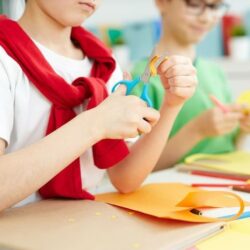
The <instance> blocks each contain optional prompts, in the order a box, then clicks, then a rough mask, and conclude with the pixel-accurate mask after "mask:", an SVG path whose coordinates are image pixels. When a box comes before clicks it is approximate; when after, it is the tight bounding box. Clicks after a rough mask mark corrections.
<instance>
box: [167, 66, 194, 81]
mask: <svg viewBox="0 0 250 250" xmlns="http://www.w3.org/2000/svg"><path fill="white" fill-rule="evenodd" d="M196 73H197V70H196V69H195V67H190V65H189V64H180V65H174V66H173V67H171V68H169V69H168V70H167V71H166V73H165V76H166V77H168V78H174V77H178V76H190V75H196Z"/></svg>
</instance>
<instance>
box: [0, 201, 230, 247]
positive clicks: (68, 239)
mask: <svg viewBox="0 0 250 250" xmlns="http://www.w3.org/2000/svg"><path fill="white" fill-rule="evenodd" d="M224 225H225V224H224V223H223V222H219V223H218V222H216V223H208V224H192V223H188V222H178V221H170V220H166V219H157V218H154V217H151V216H146V215H143V214H141V213H137V212H133V213H132V212H131V211H128V210H125V209H121V208H117V207H113V206H110V205H107V204H104V203H100V202H97V201H67V200H47V201H41V202H37V203H34V204H30V205H28V206H25V207H19V208H13V209H10V210H7V211H6V212H4V213H2V214H1V215H0V246H1V245H3V246H6V249H10V250H19V249H20V250H21V249H25V250H28V249H32V250H45V249H46V250H55V249H60V250H69V249H70V250H82V249H91V250H117V249H119V250H130V249H131V250H133V249H143V250H152V249H154V250H163V249H164V250H168V249H169V250H170V249H171V250H173V249H174V250H179V249H180V250H181V249H186V248H188V247H190V246H192V245H193V244H194V243H195V242H197V241H199V240H201V239H203V238H206V237H208V236H211V235H214V234H216V233H218V232H220V231H222V230H223V228H224Z"/></svg>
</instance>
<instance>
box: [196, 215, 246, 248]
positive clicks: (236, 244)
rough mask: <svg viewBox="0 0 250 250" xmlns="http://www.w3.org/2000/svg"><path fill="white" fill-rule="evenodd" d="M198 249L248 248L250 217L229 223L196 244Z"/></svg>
mask: <svg viewBox="0 0 250 250" xmlns="http://www.w3.org/2000/svg"><path fill="white" fill-rule="evenodd" d="M197 248H198V249H199V250H211V249H212V250H221V249H226V250H236V249H239V250H248V249H250V219H244V220H237V221H233V222H231V223H229V225H228V226H227V227H226V228H225V230H224V231H223V232H221V233H219V234H217V235H216V236H214V237H212V238H210V239H208V240H205V241H203V242H201V243H200V244H198V245H197Z"/></svg>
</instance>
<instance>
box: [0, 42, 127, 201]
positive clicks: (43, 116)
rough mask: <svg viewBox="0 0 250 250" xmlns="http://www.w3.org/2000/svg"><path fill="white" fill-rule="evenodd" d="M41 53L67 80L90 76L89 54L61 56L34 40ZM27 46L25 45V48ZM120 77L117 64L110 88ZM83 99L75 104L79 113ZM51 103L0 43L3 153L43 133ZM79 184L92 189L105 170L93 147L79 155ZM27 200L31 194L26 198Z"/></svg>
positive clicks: (0, 100) (25, 144) (110, 81)
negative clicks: (98, 163)
mask: <svg viewBox="0 0 250 250" xmlns="http://www.w3.org/2000/svg"><path fill="white" fill-rule="evenodd" d="M36 45H37V47H38V48H39V49H40V51H41V52H42V54H43V56H44V57H45V58H46V60H47V61H48V62H49V63H50V65H51V66H52V68H53V69H54V70H55V72H56V73H57V74H58V75H60V76H61V77H63V78H64V79H65V80H66V82H68V83H72V82H73V81H74V80H75V79H76V78H78V77H81V76H89V75H90V71H91V68H92V62H91V61H90V60H89V59H88V58H86V57H85V58H84V59H83V60H74V59H70V58H68V57H64V56H61V55H59V54H56V53H55V52H53V51H51V50H49V49H48V48H46V47H44V46H43V45H41V44H39V43H37V42H36ZM27 49H28V48H27ZM121 79H122V71H121V69H120V68H119V66H117V67H116V69H115V71H114V72H113V74H112V76H111V78H110V80H109V81H108V83H107V88H108V91H109V92H110V90H111V88H112V85H114V84H115V83H116V82H118V81H120V80H121ZM85 105H86V103H84V104H83V105H80V106H78V107H76V108H75V112H76V113H77V114H79V113H80V112H82V111H83V110H84V109H85ZM50 109H51V103H50V102H49V101H48V100H47V99H46V98H45V97H44V96H43V95H42V94H41V93H40V92H39V91H38V90H37V88H36V87H34V86H33V84H32V83H31V82H30V81H29V79H28V78H27V76H26V75H25V74H24V73H23V71H22V69H21V67H20V66H19V65H18V64H17V63H16V61H14V60H13V59H12V58H11V57H10V56H8V55H7V53H6V52H5V50H4V49H3V48H2V47H1V46H0V138H2V139H4V140H5V141H6V142H7V143H8V146H7V149H6V153H10V152H13V151H16V150H19V149H21V148H24V147H26V146H28V145H30V144H33V143H35V142H37V141H39V140H40V139H42V138H43V137H44V136H45V132H46V128H47V124H48V119H49V114H50ZM80 163H81V173H82V187H83V189H85V190H88V191H90V192H92V191H93V190H94V188H95V187H96V186H97V185H98V183H99V182H100V181H101V179H102V177H103V175H104V173H105V170H101V169H99V168H97V167H95V166H94V162H93V156H92V148H90V149H88V150H87V151H86V152H85V153H84V154H83V155H82V156H81V157H80ZM28 200H29V201H30V200H32V198H29V199H28Z"/></svg>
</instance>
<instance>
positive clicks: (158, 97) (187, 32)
mask: <svg viewBox="0 0 250 250" xmlns="http://www.w3.org/2000/svg"><path fill="white" fill-rule="evenodd" d="M155 2H156V5H157V7H158V9H159V12H160V14H161V17H162V36H161V38H160V41H159V44H158V53H159V54H160V53H164V52H167V53H169V54H179V55H183V56H187V57H189V58H190V59H191V60H192V61H193V63H194V65H195V67H196V70H197V76H198V81H199V85H198V88H197V90H196V93H195V95H194V96H193V97H192V98H191V99H190V100H189V101H188V102H186V103H185V105H184V107H183V108H182V110H181V112H180V113H179V115H178V117H177V119H176V121H175V123H174V126H173V129H172V131H171V134H170V140H169V142H168V144H166V146H165V149H164V151H163V153H162V155H161V157H160V160H159V161H158V163H157V167H156V169H163V168H167V167H170V166H172V165H174V164H176V163H177V162H180V161H182V160H183V159H184V158H185V157H186V156H188V155H191V154H195V153H210V154H213V153H223V152H230V151H233V150H235V148H236V139H237V138H238V136H239V130H238V129H237V128H238V127H239V124H240V127H241V131H243V132H250V118H249V116H244V117H243V114H242V112H241V111H242V106H240V105H236V104H233V103H232V97H231V93H230V90H229V87H228V84H227V81H226V78H225V75H224V73H223V72H222V71H221V70H220V68H218V67H217V66H216V65H215V64H214V63H211V62H209V61H206V60H204V59H202V58H197V56H196V51H195V46H196V45H197V43H199V42H200V41H201V40H202V39H203V38H204V37H205V36H206V34H207V33H208V32H209V31H210V30H211V29H212V28H213V27H214V26H215V25H216V24H217V23H218V21H219V20H220V18H221V17H222V16H223V15H224V14H225V13H226V11H227V9H228V7H229V6H228V5H227V4H226V3H224V2H223V1H222V0H155ZM144 66H145V60H143V61H141V62H139V63H138V64H137V65H136V66H135V68H134V72H133V74H134V75H135V76H137V75H139V74H140V73H141V72H142V70H143V68H144ZM178 69H179V70H180V71H182V73H183V74H188V72H186V71H185V70H184V69H182V68H181V66H180V67H179V66H178ZM169 71H173V72H174V71H175V69H169ZM169 81H170V82H171V83H172V84H175V80H174V79H170V80H169ZM151 83H152V84H151V86H150V87H151V89H150V94H151V98H152V100H153V102H154V107H155V108H157V109H159V108H160V107H161V105H162V100H163V98H164V96H165V94H164V86H162V84H161V82H160V81H159V78H158V77H154V78H152V79H151ZM135 93H136V94H137V91H135ZM138 93H139V91H138ZM210 95H213V96H215V97H217V99H219V100H220V101H222V102H223V103H225V104H226V105H227V107H228V109H229V111H228V112H224V111H223V110H221V109H220V108H218V107H215V106H214V104H213V102H212V101H211V99H210Z"/></svg>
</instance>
